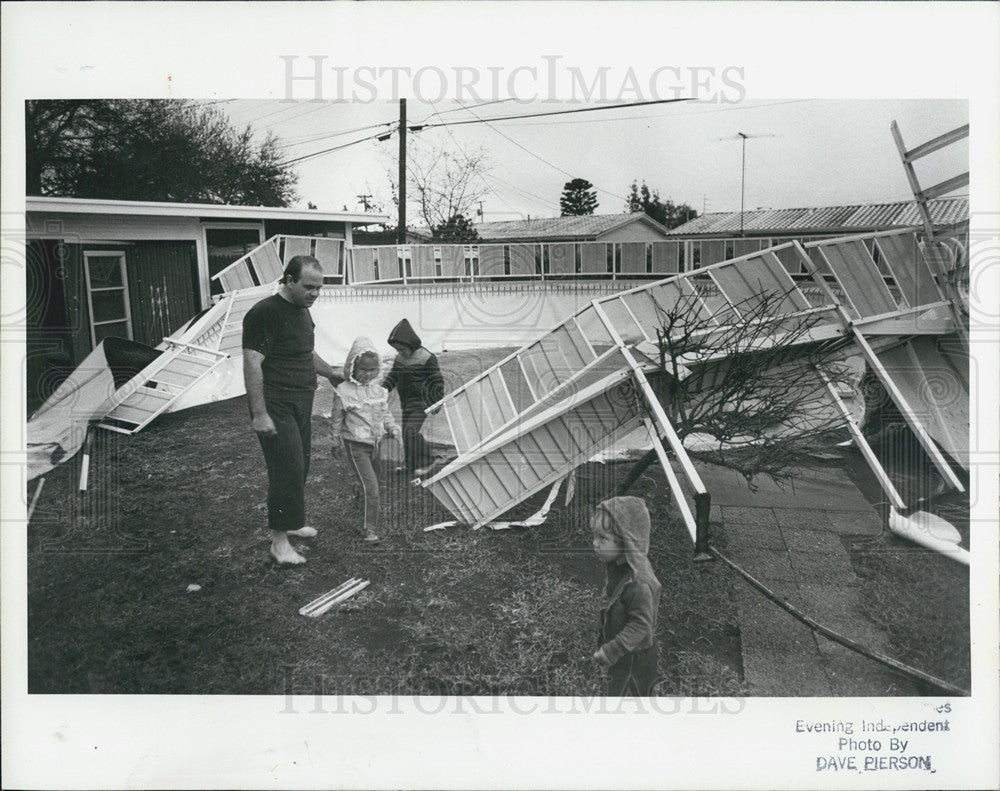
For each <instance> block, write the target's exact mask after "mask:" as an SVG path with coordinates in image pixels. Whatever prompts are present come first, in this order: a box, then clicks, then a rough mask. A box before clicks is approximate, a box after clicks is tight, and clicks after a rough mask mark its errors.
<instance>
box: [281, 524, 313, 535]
mask: <svg viewBox="0 0 1000 791" xmlns="http://www.w3.org/2000/svg"><path fill="white" fill-rule="evenodd" d="M285 535H288V536H298V537H299V538H316V528H315V527H309V525H306V526H305V527H300V528H299V529H298V530H289V531H288V532H287V533H286V534H285Z"/></svg>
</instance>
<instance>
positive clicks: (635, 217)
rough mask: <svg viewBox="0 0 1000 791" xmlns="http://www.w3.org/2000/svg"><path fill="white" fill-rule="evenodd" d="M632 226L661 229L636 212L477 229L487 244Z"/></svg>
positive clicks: (590, 233)
mask: <svg viewBox="0 0 1000 791" xmlns="http://www.w3.org/2000/svg"><path fill="white" fill-rule="evenodd" d="M632 222H650V223H653V224H654V225H657V227H659V225H658V223H656V222H655V221H654V220H650V219H649V218H648V217H647V216H646V215H645V214H643V213H641V212H637V213H634V214H586V215H581V216H579V217H544V218H538V219H531V220H508V221H504V222H481V223H478V224H477V225H476V226H475V228H476V232H477V233H478V234H479V238H480V239H484V240H487V239H488V240H502V239H522V238H528V237H530V238H533V239H546V238H559V239H567V238H573V237H582V238H591V237H594V236H600V235H601V234H604V233H608V232H610V231H613V230H615V229H616V228H621V227H622V226H623V225H628V224H629V223H632ZM664 230H665V229H664Z"/></svg>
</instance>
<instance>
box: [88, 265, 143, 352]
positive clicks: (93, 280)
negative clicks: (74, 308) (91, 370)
mask: <svg viewBox="0 0 1000 791" xmlns="http://www.w3.org/2000/svg"><path fill="white" fill-rule="evenodd" d="M83 272H84V277H85V278H86V281H87V305H88V307H89V308H90V341H91V343H92V344H93V345H94V346H97V344H98V343H100V342H101V341H102V340H104V339H105V338H108V337H111V336H114V337H116V338H128V339H129V340H131V339H132V315H131V313H130V311H129V304H128V279H127V277H126V274H125V253H124V252H119V251H117V250H114V251H110V250H109V251H103V250H102V251H101V252H87V251H84V253H83Z"/></svg>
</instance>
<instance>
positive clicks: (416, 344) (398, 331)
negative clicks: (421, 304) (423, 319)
mask: <svg viewBox="0 0 1000 791" xmlns="http://www.w3.org/2000/svg"><path fill="white" fill-rule="evenodd" d="M389 343H405V344H406V345H407V346H409V347H410V348H411V349H414V350H416V349H419V348H420V347H421V346H422V345H423V344H422V343H421V342H420V336H419V335H417V333H416V332H414V331H413V327H412V326H410V322H409V320H408V319H403V320H402V321H401V322H399V324H397V325H396V326H395V327H393V328H392V332H390V333H389Z"/></svg>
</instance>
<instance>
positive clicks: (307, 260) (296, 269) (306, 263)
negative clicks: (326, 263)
mask: <svg viewBox="0 0 1000 791" xmlns="http://www.w3.org/2000/svg"><path fill="white" fill-rule="evenodd" d="M306 267H308V268H310V269H315V270H317V271H318V272H322V271H323V267H322V266H321V265H320V263H319V261H317V260H316V259H315V258H314V257H313V256H311V255H296V256H293V257H292V258H291V260H289V262H288V266H286V267H285V274H284V275H282V277H281V282H282V283H298V282H299V280H301V279H302V270H303V269H305V268H306Z"/></svg>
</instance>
